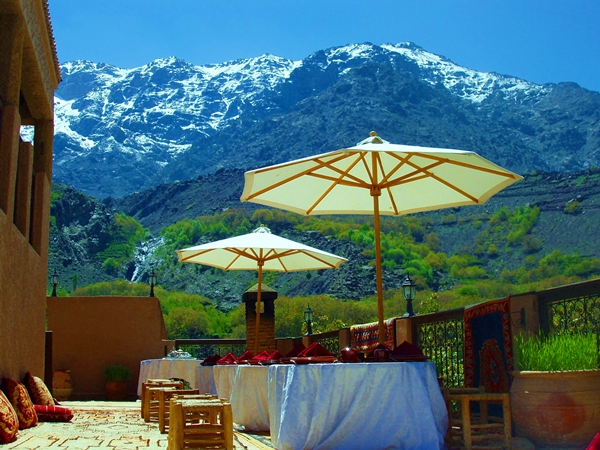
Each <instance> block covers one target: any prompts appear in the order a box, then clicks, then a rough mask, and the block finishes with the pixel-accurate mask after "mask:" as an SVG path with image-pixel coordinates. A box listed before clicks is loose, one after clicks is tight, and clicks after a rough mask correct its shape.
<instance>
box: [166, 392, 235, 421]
mask: <svg viewBox="0 0 600 450" xmlns="http://www.w3.org/2000/svg"><path fill="white" fill-rule="evenodd" d="M173 399H174V400H218V397H217V396H216V395H212V394H196V395H194V394H192V395H175V396H174V397H173ZM221 401H222V402H224V403H227V400H226V399H224V398H222V399H221ZM214 420H215V418H214V411H212V410H210V411H188V412H187V413H186V421H187V422H189V423H202V422H207V423H212V422H214Z"/></svg>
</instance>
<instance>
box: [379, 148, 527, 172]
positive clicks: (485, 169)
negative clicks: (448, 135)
mask: <svg viewBox="0 0 600 450" xmlns="http://www.w3.org/2000/svg"><path fill="white" fill-rule="evenodd" d="M388 154H389V155H390V156H392V157H393V158H396V159H398V160H400V161H404V162H407V163H408V164H411V163H410V162H409V161H408V159H405V158H403V157H401V156H400V155H397V154H394V153H392V152H388ZM411 156H419V157H421V158H426V159H432V160H434V161H437V162H438V164H435V165H439V164H452V165H455V166H461V167H465V168H467V169H473V170H479V171H481V172H488V173H491V174H494V175H500V176H503V177H506V178H515V176H514V174H513V173H511V172H508V171H502V170H497V169H491V168H489V167H481V166H477V165H475V164H469V163H466V162H462V161H455V160H452V159H448V158H442V157H439V156H436V155H428V154H427V153H412V154H411ZM411 165H412V164H411ZM413 167H418V166H413ZM430 167H433V166H430Z"/></svg>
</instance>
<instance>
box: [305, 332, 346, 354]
mask: <svg viewBox="0 0 600 450" xmlns="http://www.w3.org/2000/svg"><path fill="white" fill-rule="evenodd" d="M311 341H312V342H315V341H317V342H319V344H321V345H322V346H323V347H325V348H326V349H327V351H329V352H331V353H333V354H334V355H335V356H340V332H339V330H335V331H328V332H327V333H319V334H313V335H311Z"/></svg>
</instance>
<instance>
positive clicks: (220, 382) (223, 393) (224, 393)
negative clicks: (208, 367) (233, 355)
mask: <svg viewBox="0 0 600 450" xmlns="http://www.w3.org/2000/svg"><path fill="white" fill-rule="evenodd" d="M238 367H240V366H238V365H236V364H226V365H216V366H213V376H214V377H215V385H216V386H217V395H218V396H219V398H224V399H225V400H227V401H229V400H230V399H231V389H232V388H233V380H234V379H235V373H236V371H237V368H238ZM232 409H233V407H232Z"/></svg>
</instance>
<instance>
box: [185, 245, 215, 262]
mask: <svg viewBox="0 0 600 450" xmlns="http://www.w3.org/2000/svg"><path fill="white" fill-rule="evenodd" d="M213 250H214V249H213V248H209V249H206V250H202V251H199V252H196V253H192V254H191V255H189V256H185V257H182V258H181V262H187V261H189V260H190V259H192V258H195V257H196V256H200V255H204V254H205V253H208V252H212V251H213Z"/></svg>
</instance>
